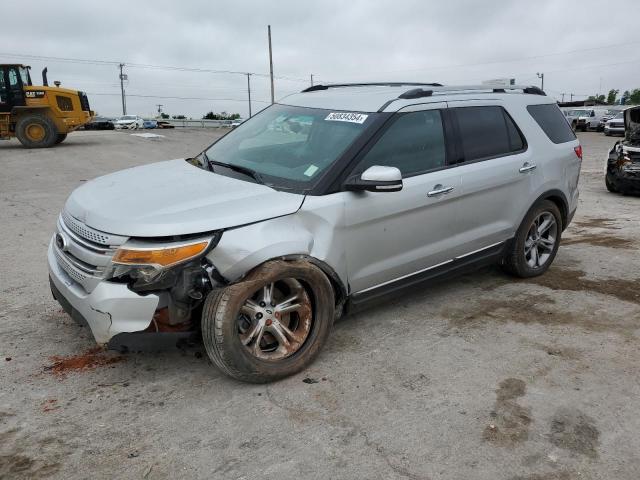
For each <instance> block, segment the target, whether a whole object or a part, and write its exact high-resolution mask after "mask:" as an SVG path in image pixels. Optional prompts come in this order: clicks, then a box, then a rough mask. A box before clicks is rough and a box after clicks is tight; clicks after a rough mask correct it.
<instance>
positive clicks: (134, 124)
mask: <svg viewBox="0 0 640 480" xmlns="http://www.w3.org/2000/svg"><path fill="white" fill-rule="evenodd" d="M113 125H114V126H115V127H116V129H124V128H127V129H130V130H136V129H138V128H144V119H143V118H142V117H139V116H138V115H123V116H122V117H120V118H118V119H117V120H116V121H115V122H114V124H113Z"/></svg>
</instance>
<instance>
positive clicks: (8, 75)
mask: <svg viewBox="0 0 640 480" xmlns="http://www.w3.org/2000/svg"><path fill="white" fill-rule="evenodd" d="M28 86H31V75H29V67H26V66H24V65H0V112H11V110H12V109H13V108H14V107H20V106H24V105H25V104H26V100H25V93H24V87H28Z"/></svg>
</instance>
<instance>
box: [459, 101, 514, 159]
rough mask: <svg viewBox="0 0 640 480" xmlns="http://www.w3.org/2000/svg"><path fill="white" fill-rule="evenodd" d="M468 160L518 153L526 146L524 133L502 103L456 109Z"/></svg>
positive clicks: (464, 154)
mask: <svg viewBox="0 0 640 480" xmlns="http://www.w3.org/2000/svg"><path fill="white" fill-rule="evenodd" d="M452 111H453V112H455V118H456V120H457V123H458V130H459V135H460V144H461V145H462V154H463V157H464V158H463V160H462V161H464V162H469V161H477V160H483V159H489V158H494V157H500V156H503V155H508V154H510V153H517V152H520V151H522V150H524V149H525V147H526V143H525V140H524V137H523V136H522V133H520V130H519V129H518V127H517V126H516V124H515V123H514V121H513V120H512V119H511V117H510V116H509V115H508V114H507V112H506V111H505V110H504V109H503V108H502V107H499V106H483V107H459V108H453V109H452Z"/></svg>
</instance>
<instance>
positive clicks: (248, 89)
mask: <svg viewBox="0 0 640 480" xmlns="http://www.w3.org/2000/svg"><path fill="white" fill-rule="evenodd" d="M247 94H248V96H249V118H251V74H250V73H247Z"/></svg>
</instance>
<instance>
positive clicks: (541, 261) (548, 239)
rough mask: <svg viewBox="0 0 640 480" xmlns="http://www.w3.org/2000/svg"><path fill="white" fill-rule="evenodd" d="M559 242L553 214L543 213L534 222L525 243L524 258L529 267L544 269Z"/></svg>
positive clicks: (556, 224)
mask: <svg viewBox="0 0 640 480" xmlns="http://www.w3.org/2000/svg"><path fill="white" fill-rule="evenodd" d="M557 241H558V223H557V222H556V219H555V217H554V216H553V214H552V213H551V212H543V213H541V214H540V215H538V216H537V217H536V218H535V219H534V220H533V223H532V224H531V226H530V227H529V231H528V232H527V238H526V240H525V242H524V257H525V261H526V262H527V265H529V267H531V268H534V269H538V268H541V267H543V266H544V265H545V264H546V263H547V262H548V261H549V259H550V258H551V256H552V254H553V251H554V248H555V246H556V242H557Z"/></svg>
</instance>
